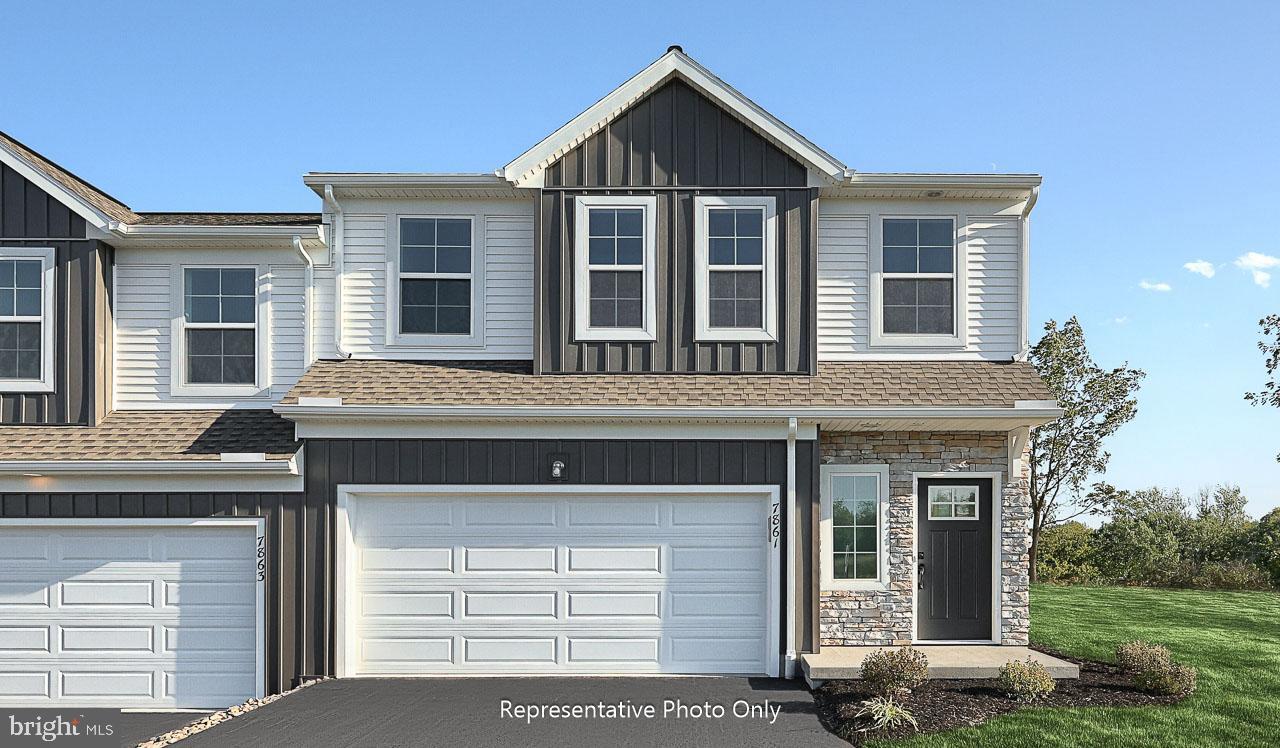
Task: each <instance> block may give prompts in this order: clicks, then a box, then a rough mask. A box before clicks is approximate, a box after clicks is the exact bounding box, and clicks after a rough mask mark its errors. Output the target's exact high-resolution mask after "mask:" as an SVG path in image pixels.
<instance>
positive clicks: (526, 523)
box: [462, 501, 557, 528]
mask: <svg viewBox="0 0 1280 748" xmlns="http://www.w3.org/2000/svg"><path fill="white" fill-rule="evenodd" d="M556 509H557V507H556V505H555V504H554V503H550V502H539V501H514V502H509V501H476V502H469V503H466V504H464V505H463V507H462V517H463V521H462V527H464V528H465V527H519V528H535V527H555V526H556Z"/></svg>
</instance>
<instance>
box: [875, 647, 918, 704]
mask: <svg viewBox="0 0 1280 748" xmlns="http://www.w3.org/2000/svg"><path fill="white" fill-rule="evenodd" d="M928 677H929V658H928V657H925V655H924V652H921V651H920V650H918V649H912V648H911V647H902V648H901V649H879V650H876V651H875V652H872V653H871V654H869V655H867V656H866V657H865V658H863V660H862V682H863V683H865V684H866V685H867V686H868V687H869V688H870V689H871V692H872V693H874V694H876V695H877V696H883V697H885V698H892V697H893V696H896V695H898V694H902V693H911V689H913V688H918V687H919V686H920V685H921V684H922V683H924V682H925V680H926V679H927V678H928Z"/></svg>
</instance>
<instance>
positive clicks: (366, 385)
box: [281, 359, 1053, 408]
mask: <svg viewBox="0 0 1280 748" xmlns="http://www.w3.org/2000/svg"><path fill="white" fill-rule="evenodd" d="M299 397H341V398H342V403H343V405H460V406H485V405H599V406H659V407H661V406H666V407H686V406H687V407H717V406H719V407H837V408H839V407H848V408H874V407H895V406H918V407H930V406H932V407H1012V406H1013V404H1014V401H1015V400H1052V399H1053V397H1052V395H1050V394H1049V391H1048V389H1047V388H1046V387H1045V385H1044V382H1043V381H1041V379H1040V377H1039V376H1038V375H1037V374H1036V372H1035V370H1034V369H1033V368H1032V367H1031V366H1030V364H1026V363H1014V362H1009V363H1003V362H987V361H948V362H940V361H919V362H917V361H894V362H887V361H874V362H872V361H869V362H856V363H825V364H821V365H820V366H819V367H818V373H817V375H815V376H798V375H770V374H751V375H730V376H726V375H722V374H547V375H542V376H534V375H533V374H532V371H531V364H530V362H528V361H386V360H357V359H348V360H345V361H318V362H316V363H315V364H314V365H313V366H312V367H311V369H310V370H308V371H307V373H306V374H305V375H304V376H303V377H302V379H301V380H300V381H299V382H298V383H297V384H296V385H295V386H294V387H293V389H292V390H290V391H289V394H288V395H286V396H285V398H284V400H282V401H281V402H282V403H285V404H296V403H297V401H298V398H299Z"/></svg>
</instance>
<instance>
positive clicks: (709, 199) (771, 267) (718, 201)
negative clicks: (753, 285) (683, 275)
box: [693, 195, 781, 342]
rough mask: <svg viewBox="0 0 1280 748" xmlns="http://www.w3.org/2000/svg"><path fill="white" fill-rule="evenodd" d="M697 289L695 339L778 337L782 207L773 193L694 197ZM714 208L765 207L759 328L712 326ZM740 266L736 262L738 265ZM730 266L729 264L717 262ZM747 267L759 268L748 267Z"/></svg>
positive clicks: (694, 286) (721, 267) (721, 268)
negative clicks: (780, 215)
mask: <svg viewBox="0 0 1280 748" xmlns="http://www.w3.org/2000/svg"><path fill="white" fill-rule="evenodd" d="M693 206H694V207H693V257H694V271H693V289H694V299H693V301H694V319H695V323H696V324H695V339H696V340H697V341H698V342H713V341H733V342H746V341H756V342H772V341H776V340H777V339H778V317H779V315H780V311H781V310H779V308H778V210H777V201H776V200H775V199H774V198H772V197H765V196H752V197H722V196H718V195H699V196H697V197H695V198H694V199H693ZM713 208H759V209H761V210H763V211H764V222H763V225H764V238H763V242H764V246H763V253H764V254H763V257H762V258H761V259H762V262H761V265H760V267H759V272H760V273H761V276H762V287H761V288H762V291H763V293H762V302H761V322H762V323H763V324H762V325H761V326H760V327H759V328H756V329H746V328H724V327H712V326H711V298H710V297H711V284H710V273H711V265H710V248H709V246H708V244H709V237H708V231H709V230H710V217H709V213H710V211H711V209H713ZM735 267H736V266H735ZM717 269H718V270H730V267H729V266H717ZM742 269H743V270H747V271H751V270H756V268H754V267H744V268H742Z"/></svg>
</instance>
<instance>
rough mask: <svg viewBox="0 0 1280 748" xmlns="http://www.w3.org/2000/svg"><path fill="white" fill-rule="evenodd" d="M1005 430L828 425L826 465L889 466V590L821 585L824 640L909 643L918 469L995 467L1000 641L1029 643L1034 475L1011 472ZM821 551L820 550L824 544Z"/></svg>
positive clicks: (832, 642)
mask: <svg viewBox="0 0 1280 748" xmlns="http://www.w3.org/2000/svg"><path fill="white" fill-rule="evenodd" d="M1007 439H1008V436H1007V434H1006V433H1005V432H1003V431H1001V432H981V433H978V432H960V431H956V432H928V431H884V432H867V433H863V432H830V433H828V432H823V433H822V434H821V435H820V443H819V449H820V452H821V459H822V464H824V465H856V464H880V465H884V464H887V465H889V507H888V511H887V513H886V519H887V521H888V523H889V528H888V533H889V589H888V590H856V591H846V590H827V589H823V590H821V594H820V596H819V602H818V623H819V635H820V644H821V646H842V645H848V646H857V645H903V644H910V643H911V622H912V617H913V616H914V615H915V611H914V608H913V597H912V592H913V589H912V579H913V576H912V575H913V573H914V570H915V563H916V562H915V559H914V558H913V555H912V536H913V535H914V534H915V527H916V524H915V516H916V499H915V495H914V494H913V493H912V490H913V486H912V479H911V474H912V473H925V472H953V471H954V472H962V471H966V470H968V471H976V472H994V471H999V472H1000V473H1001V475H1002V476H1003V480H1004V486H1003V487H1002V489H1001V490H1000V491H999V492H998V495H999V497H1000V501H1001V504H1002V513H1003V514H1002V518H1001V530H1002V532H1001V538H1000V548H1001V556H1002V557H1001V562H1000V568H1001V585H1000V617H1001V619H1002V620H1001V636H1000V639H1001V643H1002V644H1008V645H1026V644H1027V639H1028V630H1029V628H1030V616H1029V611H1028V605H1029V593H1028V584H1029V582H1030V579H1029V574H1028V572H1029V569H1028V564H1029V563H1030V549H1031V538H1030V526H1031V499H1030V493H1029V487H1030V475H1029V472H1028V470H1029V468H1027V467H1026V465H1027V462H1026V460H1025V459H1024V460H1022V465H1023V466H1024V467H1023V470H1022V471H1021V475H1016V476H1012V477H1010V475H1009V464H1008V462H1009V460H1008V442H1007ZM819 550H820V552H821V551H822V549H819Z"/></svg>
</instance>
